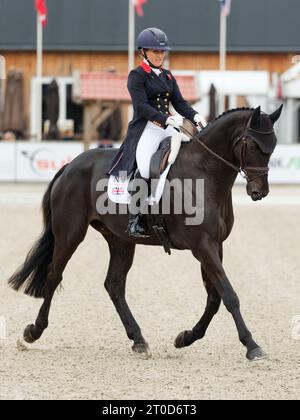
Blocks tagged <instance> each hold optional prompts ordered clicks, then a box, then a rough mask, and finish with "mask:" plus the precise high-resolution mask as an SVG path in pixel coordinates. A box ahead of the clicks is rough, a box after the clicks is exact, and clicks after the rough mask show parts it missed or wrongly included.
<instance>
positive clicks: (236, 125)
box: [200, 110, 251, 164]
mask: <svg viewBox="0 0 300 420" xmlns="http://www.w3.org/2000/svg"><path fill="white" fill-rule="evenodd" d="M250 114H251V111H250V110H243V111H241V110H237V111H233V112H232V113H231V114H227V115H224V116H223V117H220V120H219V122H218V121H216V122H215V123H213V125H212V127H211V129H209V128H208V129H207V133H206V134H205V132H204V135H203V141H204V142H205V144H206V145H207V146H208V147H209V148H210V149H212V150H213V151H214V152H215V153H217V154H218V155H220V156H221V157H222V158H223V159H226V160H228V161H229V162H230V163H232V164H236V163H237V161H236V158H235V155H234V149H233V140H234V139H235V138H237V137H238V136H239V135H240V134H241V133H242V132H243V130H244V128H245V126H246V124H247V121H248V119H249V116H250ZM200 138H201V137H200Z"/></svg>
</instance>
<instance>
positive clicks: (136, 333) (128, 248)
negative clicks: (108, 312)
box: [104, 235, 150, 355]
mask: <svg viewBox="0 0 300 420" xmlns="http://www.w3.org/2000/svg"><path fill="white" fill-rule="evenodd" d="M104 237H105V239H106V240H107V242H108V245H109V251H110V261H109V268H108V272H107V276H106V279H105V283H104V286H105V288H106V290H107V292H108V293H109V296H110V298H111V300H112V301H113V304H114V305H115V308H116V310H117V312H118V314H119V316H120V318H121V321H122V323H123V325H124V327H125V330H126V333H127V336H128V338H129V339H130V340H133V346H132V350H133V351H136V352H137V353H146V354H148V355H150V350H149V347H148V344H147V343H146V341H145V339H144V337H143V336H142V333H141V329H140V327H139V325H138V324H137V322H136V320H135V319H134V317H133V315H132V313H131V311H130V309H129V307H128V304H127V302H126V299H125V287H126V277H127V273H128V271H129V270H130V268H131V265H132V261H133V257H134V251H135V244H132V243H130V242H126V241H122V240H121V239H119V238H117V237H115V236H113V235H105V236H104Z"/></svg>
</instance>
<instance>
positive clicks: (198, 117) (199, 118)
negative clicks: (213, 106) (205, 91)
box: [194, 114, 207, 128]
mask: <svg viewBox="0 0 300 420" xmlns="http://www.w3.org/2000/svg"><path fill="white" fill-rule="evenodd" d="M194 121H195V123H196V124H199V125H200V127H201V125H202V127H203V128H204V127H205V126H206V125H207V122H206V120H205V118H204V117H202V115H200V114H196V115H195V116H194Z"/></svg>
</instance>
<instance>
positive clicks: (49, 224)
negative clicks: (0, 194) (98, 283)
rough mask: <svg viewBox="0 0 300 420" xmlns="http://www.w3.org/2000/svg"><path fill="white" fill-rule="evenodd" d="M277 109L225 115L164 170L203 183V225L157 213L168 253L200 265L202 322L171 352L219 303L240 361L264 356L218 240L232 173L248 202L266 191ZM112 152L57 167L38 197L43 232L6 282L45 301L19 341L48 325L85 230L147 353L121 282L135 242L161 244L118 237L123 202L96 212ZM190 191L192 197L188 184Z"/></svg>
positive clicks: (136, 342)
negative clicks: (241, 350) (97, 244)
mask: <svg viewBox="0 0 300 420" xmlns="http://www.w3.org/2000/svg"><path fill="white" fill-rule="evenodd" d="M281 108H282V106H281V107H280V108H279V109H277V110H276V111H275V112H274V113H273V114H271V115H268V114H265V113H261V111H260V107H259V108H256V109H255V110H254V109H249V108H240V109H235V110H230V111H227V112H226V113H224V114H222V115H221V116H219V117H218V118H217V119H216V120H215V121H214V122H212V123H211V124H209V125H208V126H207V127H206V128H205V129H204V130H202V132H201V133H200V134H199V135H198V136H197V138H193V139H192V140H191V141H190V142H189V143H185V144H183V145H182V147H181V150H180V153H179V155H178V157H177V159H176V161H175V163H174V164H173V165H172V167H171V170H170V172H169V175H168V178H169V180H172V179H175V178H176V179H180V180H182V181H184V180H185V179H194V180H195V179H204V185H205V201H204V220H203V222H202V223H201V224H199V225H196V226H193V225H192V226H191V225H187V224H185V222H184V220H185V218H186V216H187V215H186V214H184V212H183V213H182V214H174V212H173V213H172V212H171V214H166V215H164V216H163V217H164V222H165V224H166V227H167V230H168V232H169V238H170V242H171V244H172V248H174V249H180V250H184V249H190V250H191V251H192V254H193V255H194V256H195V258H197V260H199V261H200V263H201V272H202V277H203V281H204V286H205V288H206V291H207V294H208V297H207V306H206V308H205V311H204V314H203V316H202V318H201V319H200V320H199V321H198V322H197V323H196V325H195V326H194V327H193V328H192V329H191V330H187V331H183V332H181V333H180V334H179V335H178V336H177V338H176V340H175V347H177V348H181V347H185V346H189V345H191V344H192V343H193V342H194V341H196V340H198V339H200V338H202V337H203V336H204V335H205V332H206V329H207V327H208V326H209V323H210V321H211V320H212V318H213V316H214V315H215V314H216V313H217V311H218V309H219V306H220V303H221V300H222V301H223V303H224V305H225V306H226V308H227V309H228V311H229V312H230V313H231V314H232V316H233V319H234V322H235V324H236V327H237V330H238V334H239V339H240V341H241V342H242V343H243V344H244V345H245V346H246V348H247V355H246V356H247V358H248V359H249V360H253V359H259V358H262V357H264V356H265V355H264V353H263V351H262V349H261V348H260V347H259V346H258V345H257V344H256V342H255V341H254V340H253V338H252V335H251V333H250V331H249V330H248V329H247V327H246V325H245V322H244V320H243V318H242V315H241V312H240V304H239V299H238V296H237V295H236V293H235V291H234V289H233V288H232V286H231V284H230V282H229V280H228V278H227V276H226V274H225V272H224V269H223V266H222V257H223V242H224V241H225V239H226V238H227V237H228V236H229V234H230V232H231V229H232V226H233V220H234V217H233V207H232V196H231V190H232V187H233V184H234V181H235V179H236V176H237V173H238V171H241V170H242V171H243V173H244V175H245V177H246V179H247V193H248V195H250V196H251V198H252V200H260V199H262V198H263V197H265V196H266V195H267V194H268V192H269V188H268V162H269V159H270V156H271V153H272V152H273V150H274V148H275V145H276V141H277V139H276V136H275V134H274V131H273V125H274V123H275V121H276V120H277V119H278V118H279V116H280V113H281ZM114 154H115V150H99V149H94V150H90V151H87V152H85V153H83V154H81V155H80V156H78V157H77V158H76V159H74V160H73V161H72V162H71V163H70V164H68V165H66V166H65V167H63V168H62V169H61V170H60V171H59V172H58V173H57V174H56V176H55V177H54V179H53V180H52V181H51V182H50V184H49V186H48V189H47V191H46V193H45V195H44V198H43V213H44V231H43V233H42V235H41V237H40V239H39V240H38V242H37V243H36V244H35V245H34V247H33V248H32V249H31V251H30V252H29V254H28V256H27V258H26V260H25V263H24V265H23V266H22V267H21V268H20V269H19V270H18V271H17V272H16V273H15V274H14V275H13V276H12V277H11V278H10V279H9V284H10V286H11V287H13V288H14V289H15V290H18V289H20V288H21V287H22V286H24V288H25V293H26V294H28V295H30V296H34V297H37V298H43V299H44V301H43V304H42V306H41V309H40V311H39V314H38V317H37V319H36V322H35V324H33V325H28V326H27V327H26V328H25V331H24V339H25V341H26V342H28V343H32V342H34V341H36V340H37V339H39V338H40V337H41V335H42V333H43V331H44V330H45V328H47V325H48V315H49V309H50V305H51V300H52V297H53V294H54V291H55V289H56V288H57V286H58V285H59V284H60V282H61V280H62V274H63V271H64V269H65V267H66V265H67V263H68V261H69V259H70V258H71V256H72V255H73V253H74V252H75V250H76V248H77V247H78V245H79V243H81V242H82V241H83V240H84V238H85V235H86V232H87V229H88V227H89V225H91V226H92V227H93V228H95V229H96V230H97V231H99V232H100V233H101V234H102V235H103V236H104V238H105V239H106V241H107V243H108V246H109V250H110V263H109V269H108V273H107V277H106V280H105V288H106V290H107V291H108V293H109V295H110V297H111V299H112V301H113V303H114V305H115V307H116V310H117V311H118V314H119V316H120V318H121V320H122V323H123V325H124V327H125V329H126V333H127V335H128V337H129V339H131V340H133V347H132V348H133V350H134V351H136V352H141V353H142V352H145V353H148V352H149V347H148V344H147V343H146V341H145V339H144V337H143V336H142V334H141V330H140V327H139V325H138V324H137V322H136V320H135V319H134V317H133V315H132V313H131V311H130V309H129V307H128V305H127V302H126V300H125V284H126V277H127V273H128V271H129V269H130V268H131V265H132V262H133V257H134V252H135V246H136V244H144V245H160V242H159V240H158V239H157V237H156V236H155V234H154V233H152V234H151V235H150V237H149V238H143V239H135V238H132V237H129V236H128V234H127V233H126V232H125V231H126V226H127V222H128V215H126V214H124V206H125V205H124V204H122V205H118V206H119V210H120V212H119V213H120V214H106V215H101V214H99V212H97V208H96V203H97V199H98V197H99V196H100V194H102V193H103V192H102V193H101V192H99V191H98V192H97V188H96V185H97V183H98V181H99V180H100V179H103V178H105V177H107V175H106V173H107V170H108V168H109V166H110V163H111V161H112V158H113V156H114ZM193 188H194V189H193V195H194V194H196V191H195V186H194V187H193ZM121 207H123V209H121ZM121 210H122V211H121ZM121 213H123V214H121ZM146 217H148V216H146Z"/></svg>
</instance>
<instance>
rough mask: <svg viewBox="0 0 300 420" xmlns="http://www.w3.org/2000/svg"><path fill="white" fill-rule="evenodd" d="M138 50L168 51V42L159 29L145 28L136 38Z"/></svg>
mask: <svg viewBox="0 0 300 420" xmlns="http://www.w3.org/2000/svg"><path fill="white" fill-rule="evenodd" d="M137 46H138V49H142V48H145V49H150V50H161V51H169V50H170V49H171V48H170V47H169V41H168V38H167V35H166V34H165V33H164V32H163V31H162V30H160V29H157V28H147V29H144V30H143V31H142V32H141V33H140V34H139V36H138V38H137Z"/></svg>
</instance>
